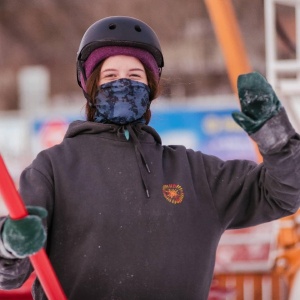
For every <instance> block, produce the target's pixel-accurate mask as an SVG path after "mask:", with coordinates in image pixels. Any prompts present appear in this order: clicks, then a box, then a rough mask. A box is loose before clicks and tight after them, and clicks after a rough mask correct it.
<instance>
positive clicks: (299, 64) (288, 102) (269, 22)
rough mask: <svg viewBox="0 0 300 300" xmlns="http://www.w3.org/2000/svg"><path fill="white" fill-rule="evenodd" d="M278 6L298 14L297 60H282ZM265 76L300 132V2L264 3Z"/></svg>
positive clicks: (270, 0)
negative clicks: (279, 47) (279, 41)
mask: <svg viewBox="0 0 300 300" xmlns="http://www.w3.org/2000/svg"><path fill="white" fill-rule="evenodd" d="M279 5H283V6H289V7H292V8H293V9H294V12H295V38H294V39H295V41H294V43H295V50H296V51H295V52H296V53H295V57H294V58H292V59H279V57H278V44H277V39H276V14H277V9H278V6H279ZM264 6H265V41H266V77H267V79H268V81H269V82H270V84H271V85H272V86H273V88H274V89H275V90H276V93H277V94H278V97H279V98H280V100H281V101H282V102H283V105H284V107H285V108H286V110H287V113H288V115H289V117H290V119H291V122H292V123H293V125H294V127H295V128H296V130H297V131H298V132H299V131H300V0H265V2H264Z"/></svg>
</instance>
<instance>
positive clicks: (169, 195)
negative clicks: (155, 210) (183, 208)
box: [162, 184, 184, 204]
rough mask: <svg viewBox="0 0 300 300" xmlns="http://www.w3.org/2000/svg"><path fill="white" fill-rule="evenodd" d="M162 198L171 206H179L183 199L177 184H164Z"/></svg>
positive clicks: (180, 188) (181, 190)
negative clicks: (171, 204)
mask: <svg viewBox="0 0 300 300" xmlns="http://www.w3.org/2000/svg"><path fill="white" fill-rule="evenodd" d="M162 191H163V195H164V197H165V198H166V199H167V200H168V201H169V202H171V203H173V204H179V203H181V202H182V200H183V198H184V193H183V189H182V187H181V186H180V185H179V184H164V185H163V187H162Z"/></svg>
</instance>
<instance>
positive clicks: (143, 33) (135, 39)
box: [77, 16, 164, 87]
mask: <svg viewBox="0 0 300 300" xmlns="http://www.w3.org/2000/svg"><path fill="white" fill-rule="evenodd" d="M105 46H124V47H133V48H140V49H143V50H146V51H148V52H149V53H151V54H152V56H153V57H154V59H155V61H156V63H157V65H158V67H159V68H160V72H161V68H162V67H163V66H164V59H163V55H162V52H161V47H160V43H159V40H158V37H157V35H156V33H155V32H154V31H153V29H152V28H151V27H150V26H149V25H147V24H146V23H144V22H142V21H140V20H138V19H135V18H132V17H126V16H113V17H107V18H104V19H101V20H99V21H97V22H95V23H94V24H92V25H91V26H90V27H89V28H88V29H87V30H86V32H85V33H84V35H83V37H82V40H81V43H80V45H79V49H78V52H77V82H78V84H79V86H80V87H82V85H81V80H80V78H81V77H83V78H84V80H85V81H86V75H85V71H84V67H83V66H84V62H85V61H86V60H87V58H88V57H89V55H90V54H91V53H92V52H93V51H94V50H95V49H97V48H101V47H105ZM81 75H82V76H81Z"/></svg>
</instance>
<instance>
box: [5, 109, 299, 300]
mask: <svg viewBox="0 0 300 300" xmlns="http://www.w3.org/2000/svg"><path fill="white" fill-rule="evenodd" d="M124 130H128V132H129V136H130V138H129V140H127V139H126V137H125V135H124ZM252 138H253V139H254V140H255V141H256V142H257V143H258V144H259V147H260V150H261V152H262V154H263V158H264V163H263V164H260V165H257V164H256V163H254V162H251V161H246V160H231V161H222V160H220V159H218V158H216V157H214V156H210V155H206V154H203V153H201V152H199V151H197V152H196V151H193V150H187V149H186V148H185V147H183V146H162V145H161V141H160V138H159V136H158V134H157V133H156V132H155V131H154V130H153V129H152V128H151V127H149V126H145V125H136V126H127V127H126V126H125V127H120V126H115V125H105V124H98V123H92V122H82V121H76V122H74V123H72V124H71V125H70V127H69V130H68V132H67V133H66V136H65V138H64V140H63V142H62V143H61V144H60V145H57V146H54V147H52V148H50V149H47V150H45V151H43V152H41V153H40V154H39V155H38V156H37V158H36V159H35V160H34V161H33V163H32V164H31V165H30V166H29V167H28V168H27V169H25V171H24V172H23V174H22V176H21V179H20V193H21V196H22V197H23V199H24V201H25V202H26V204H30V205H39V206H43V207H45V208H46V209H47V210H48V213H49V215H48V218H47V226H48V240H47V247H46V250H47V253H48V255H49V258H50V260H51V262H52V264H53V267H54V269H55V271H56V274H57V276H58V278H59V280H60V282H61V284H62V287H63V290H64V291H65V293H66V295H67V297H68V299H69V300H82V299H89V300H90V299H130V300H134V299H145V300H146V299H149V300H153V299H172V300H176V299H180V300H182V299H189V300H193V299H197V300H199V299H200V300H202V299H203V300H204V299H207V296H208V292H209V288H210V283H211V279H212V276H213V270H214V262H215V253H216V249H217V245H218V242H219V239H220V237H221V235H222V233H223V232H224V231H225V230H226V229H232V228H243V227H248V226H253V225H257V224H260V223H263V222H268V221H271V220H275V219H278V218H281V217H284V216H286V215H289V214H292V213H294V212H296V211H297V209H298V207H299V201H300V197H299V193H300V192H299V191H300V139H299V135H298V134H296V133H295V131H294V129H293V128H292V126H291V125H290V123H289V121H288V119H287V116H286V114H285V111H284V110H283V109H282V110H281V112H280V113H279V114H278V115H277V116H275V117H273V118H272V119H271V120H269V121H268V122H267V123H266V124H265V125H264V126H263V127H262V128H261V129H260V130H259V131H258V132H256V133H255V134H253V135H252ZM148 169H149V170H150V173H149V170H148ZM1 249H2V250H1ZM1 252H2V254H1V256H2V257H3V258H2V259H0V286H1V287H2V288H4V289H5V288H16V287H18V286H19V285H21V284H22V283H23V282H24V280H25V279H26V278H27V276H28V274H29V268H30V266H29V263H28V260H27V259H23V260H13V259H11V258H9V257H10V256H9V254H8V253H7V252H6V251H5V249H4V247H3V245H1V246H0V253H1ZM34 293H35V299H46V298H45V296H43V292H42V289H41V288H40V286H39V284H38V283H36V285H35V287H34Z"/></svg>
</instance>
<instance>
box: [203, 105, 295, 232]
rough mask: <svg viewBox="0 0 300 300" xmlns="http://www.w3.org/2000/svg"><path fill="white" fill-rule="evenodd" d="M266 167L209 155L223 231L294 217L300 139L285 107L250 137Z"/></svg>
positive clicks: (209, 175) (207, 166)
mask: <svg viewBox="0 0 300 300" xmlns="http://www.w3.org/2000/svg"><path fill="white" fill-rule="evenodd" d="M250 137H251V138H252V139H253V140H254V141H255V142H256V143H257V145H258V147H259V150H260V152H261V154H262V157H263V163H261V164H259V165H257V164H256V163H254V162H250V161H246V160H244V161H243V160H240V161H239V160H231V161H226V162H224V161H222V160H218V159H216V158H212V157H210V156H205V158H204V165H205V170H206V174H207V180H208V185H209V188H210V191H211V195H212V199H213V201H214V203H215V206H216V209H217V212H218V215H219V219H220V222H221V224H222V225H223V228H224V229H233V228H243V227H248V226H254V225H258V224H260V223H264V222H269V221H272V220H275V219H278V218H281V217H284V216H287V215H290V214H293V213H295V212H296V211H297V210H298V208H299V204H300V138H299V135H298V134H297V133H296V132H295V130H294V129H293V127H292V125H291V124H290V122H289V120H288V117H287V115H286V112H285V110H284V109H282V110H281V111H280V113H279V114H278V115H276V116H274V117H273V118H271V119H270V120H269V121H268V122H267V123H266V124H265V125H264V126H263V127H262V128H261V129H260V130H259V131H257V132H255V133H254V134H252V135H251V136H250Z"/></svg>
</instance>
